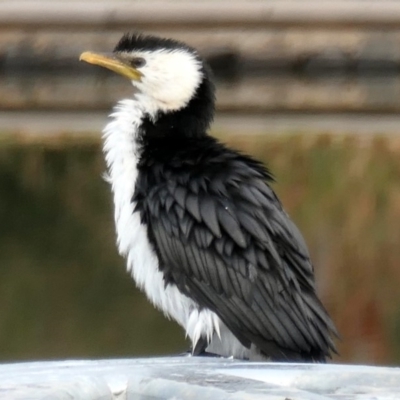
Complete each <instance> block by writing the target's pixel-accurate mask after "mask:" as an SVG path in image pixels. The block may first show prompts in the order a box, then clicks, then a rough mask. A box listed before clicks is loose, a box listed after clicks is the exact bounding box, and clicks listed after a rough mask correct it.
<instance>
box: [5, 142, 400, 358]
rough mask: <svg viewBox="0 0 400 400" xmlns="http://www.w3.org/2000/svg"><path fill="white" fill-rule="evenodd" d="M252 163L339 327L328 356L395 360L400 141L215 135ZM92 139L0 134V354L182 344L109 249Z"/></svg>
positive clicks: (85, 353) (87, 352)
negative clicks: (297, 235)
mask: <svg viewBox="0 0 400 400" xmlns="http://www.w3.org/2000/svg"><path fill="white" fill-rule="evenodd" d="M223 140H224V141H227V142H229V143H230V144H232V145H233V146H235V147H236V148H239V149H242V150H243V151H245V152H247V153H251V154H254V155H255V156H257V157H259V158H261V159H263V160H265V161H266V162H267V164H268V166H269V167H270V168H271V170H272V171H273V172H274V175H275V177H276V180H277V184H276V185H275V189H276V191H277V192H278V194H279V195H280V197H281V198H282V201H283V203H284V205H285V207H286V210H287V211H288V212H289V214H290V215H291V216H292V217H293V219H294V220H295V221H296V222H297V224H298V225H299V226H300V228H301V230H302V232H303V233H304V236H305V237H306V240H307V243H308V244H309V247H310V251H311V254H312V257H313V260H314V263H315V265H316V274H317V281H318V288H319V291H320V293H321V295H322V296H323V298H324V302H325V304H326V306H327V308H328V309H329V310H330V312H331V313H332V316H333V318H334V320H335V321H336V323H337V325H338V328H339V330H340V332H341V334H342V342H341V343H339V349H340V352H341V354H342V356H341V357H340V358H339V359H338V360H340V361H353V362H365V363H398V362H399V361H400V345H399V338H400V312H399V307H398V305H399V304H400V291H399V290H398V286H399V283H400V228H399V226H400V139H399V138H375V139H373V138H369V139H366V138H361V137H357V138H355V137H336V136H335V137H333V136H329V135H321V136H296V135H288V136H275V135H273V136H267V135H266V136H257V137H249V136H233V137H232V136H226V137H224V138H223ZM103 170H104V163H103V158H102V155H101V151H100V145H99V143H97V142H96V143H94V142H93V141H91V140H82V141H80V142H79V143H77V142H76V141H71V140H63V139H57V140H53V141H51V142H49V141H48V142H46V143H37V142H35V143H34V142H29V143H27V142H26V141H25V140H22V138H20V139H19V140H14V139H13V140H11V139H10V138H8V139H2V141H1V142H0V263H1V269H0V271H1V272H0V304H1V307H0V358H1V360H15V359H32V358H40V359H47V358H55V357H57V358H66V357H84V358H87V357H113V356H126V357H130V356H138V355H150V354H166V353H174V352H180V351H184V350H186V349H187V347H188V344H187V343H185V341H184V334H183V332H182V331H181V329H180V328H179V327H177V326H176V324H174V323H173V322H169V321H167V320H166V319H165V318H164V317H163V316H162V315H161V314H160V313H158V312H157V311H155V310H154V309H153V307H152V306H151V305H150V304H149V303H148V302H147V300H146V299H145V298H144V296H143V295H142V294H140V293H139V292H138V291H137V290H136V289H135V287H134V284H133V283H132V281H131V279H130V277H129V276H128V274H127V273H126V272H125V265H124V261H123V260H122V259H121V258H120V257H119V256H118V254H117V252H116V249H115V244H114V239H115V238H114V227H113V220H112V218H113V217H112V206H111V198H110V192H109V188H108V185H107V184H106V183H105V182H104V181H103V180H102V179H101V174H102V172H103Z"/></svg>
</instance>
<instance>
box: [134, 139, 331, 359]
mask: <svg viewBox="0 0 400 400" xmlns="http://www.w3.org/2000/svg"><path fill="white" fill-rule="evenodd" d="M172 137H176V136H172ZM143 146H144V147H143V153H142V158H141V162H140V164H139V177H138V181H137V184H136V191H135V196H134V200H135V202H136V209H137V211H139V212H140V214H141V218H142V221H143V222H144V223H145V224H146V226H147V229H148V236H149V239H150V242H151V243H152V244H153V246H154V249H155V251H156V253H157V256H158V259H159V262H160V269H161V271H162V272H163V274H164V279H165V282H166V284H168V285H176V286H177V287H178V288H179V290H180V291H181V292H183V293H185V295H186V296H188V297H190V298H191V299H194V300H195V302H196V303H198V304H199V306H200V307H201V308H208V309H210V310H212V311H213V312H214V313H216V314H217V315H218V317H219V318H220V320H221V322H222V323H221V325H222V326H223V327H224V328H225V327H227V330H228V331H230V332H232V333H233V335H234V336H235V337H236V338H237V339H238V341H239V342H240V343H241V344H242V345H243V346H244V347H245V348H251V347H252V346H255V347H256V348H257V349H259V350H260V351H261V353H262V354H264V355H265V356H267V357H270V358H272V359H275V360H296V359H297V360H314V361H323V360H324V359H325V357H326V356H329V355H330V352H331V350H334V346H333V343H332V340H331V335H332V334H335V328H334V326H333V323H332V322H331V320H330V318H329V316H328V314H327V313H326V311H325V309H324V307H323V306H322V304H321V303H320V301H319V300H318V297H317V295H316V292H315V285H314V275H313V267H312V264H311V262H310V259H309V255H308V251H307V248H306V245H305V243H304V240H303V238H302V236H301V234H300V232H299V231H298V229H297V228H296V226H295V225H294V224H293V223H292V222H291V220H290V219H289V217H288V216H287V214H286V213H285V211H284V210H283V209H282V206H281V204H280V202H279V200H278V199H277V197H276V195H275V193H274V192H273V191H272V189H271V187H270V186H269V184H270V182H271V180H272V177H271V175H270V174H269V172H268V171H267V170H266V169H265V168H264V167H263V166H262V165H261V164H260V163H258V162H257V161H254V160H253V159H251V158H250V157H247V156H243V155H241V154H239V153H237V152H235V151H232V150H230V149H227V148H226V147H225V146H223V145H222V144H220V143H218V142H217V141H216V140H215V139H213V138H211V137H206V138H201V140H199V139H195V138H191V139H185V138H180V139H179V140H176V141H174V140H171V139H169V140H166V139H165V137H162V138H152V139H151V140H149V141H148V142H145V143H144V144H143ZM218 340H219V339H216V341H218ZM206 344H207V343H206V342H205V343H204V345H206ZM213 351H214V352H215V346H214V347H213Z"/></svg>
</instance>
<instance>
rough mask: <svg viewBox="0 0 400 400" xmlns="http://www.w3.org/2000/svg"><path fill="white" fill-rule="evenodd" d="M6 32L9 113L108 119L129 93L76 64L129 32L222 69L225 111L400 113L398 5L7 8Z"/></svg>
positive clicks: (1, 66)
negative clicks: (166, 42)
mask: <svg viewBox="0 0 400 400" xmlns="http://www.w3.org/2000/svg"><path fill="white" fill-rule="evenodd" d="M0 29H1V31H2V34H1V38H0V75H1V77H2V79H1V81H0V93H2V96H0V110H2V111H5V110H8V111H16V110H18V111H21V110H24V111H30V112H32V111H43V110H45V111H80V112H81V111H86V110H92V111H93V110H95V111H98V110H109V108H110V106H111V105H112V104H114V102H115V100H116V99H119V98H121V97H122V96H123V95H124V94H125V95H130V93H131V88H130V87H127V84H126V82H124V81H123V80H121V79H118V77H115V76H113V75H112V74H108V73H107V72H106V71H102V70H101V69H98V70H97V71H96V73H94V72H93V70H91V69H89V68H87V67H86V66H83V65H80V64H79V62H78V57H77V56H78V55H79V54H80V52H81V51H82V50H84V49H92V50H94V51H111V50H112V49H113V47H114V45H115V43H116V41H117V40H118V38H119V37H120V35H121V32H124V31H127V30H139V31H146V32H151V33H157V34H160V35H165V36H170V37H175V38H179V39H183V40H185V41H186V42H188V43H189V44H191V45H193V46H195V47H196V48H198V49H199V50H200V52H201V53H202V54H203V55H205V56H206V58H207V59H208V60H209V62H210V64H211V66H212V67H213V70H214V72H215V75H216V78H217V82H218V107H219V110H220V111H221V112H225V113H238V112H239V113H241V114H247V115H248V114H249V113H250V114H252V115H254V114H258V115H265V114H266V113H274V114H276V113H279V114H280V115H282V114H284V115H285V116H286V115H288V114H289V115H290V116H293V115H297V114H304V113H308V114H312V115H320V116H321V117H326V114H327V113H328V114H332V113H334V114H336V115H338V114H342V116H343V113H344V114H348V113H353V115H355V116H358V117H360V116H363V115H365V113H367V112H368V113H374V115H377V116H379V117H380V126H382V125H384V124H385V121H386V120H387V121H391V120H390V118H389V119H387V117H388V116H390V115H392V117H393V116H396V117H397V113H398V111H399V109H400V101H399V100H400V81H399V74H398V73H399V69H400V50H399V49H400V34H399V29H400V4H399V3H398V2H395V1H383V2H382V1H373V0H371V1H365V0H358V1H343V0H342V1H335V2H320V1H315V0H310V1H268V0H267V1H258V2H252V1H246V2H238V1H236V2H227V1H224V2H194V1H189V2H174V1H169V2H158V3H157V2H153V1H150V2H140V1H130V2H127V1H115V2H98V1H92V2H79V1H73V2H50V1H47V2H46V1H45V2H43V1H31V2H23V3H21V2H19V1H3V2H0ZM354 113H356V114H354ZM3 115H4V114H3ZM26 116H28V114H26ZM385 118H386V119H385ZM370 123H371V121H368V123H367V125H370ZM339 124H340V122H339ZM98 125H99V124H98ZM98 125H96V128H97V127H98ZM331 125H333V126H334V125H335V124H334V122H333V123H331ZM343 128H344V127H343V126H342V127H341V128H340V130H343ZM375 128H377V129H379V128H378V127H377V125H376V123H375Z"/></svg>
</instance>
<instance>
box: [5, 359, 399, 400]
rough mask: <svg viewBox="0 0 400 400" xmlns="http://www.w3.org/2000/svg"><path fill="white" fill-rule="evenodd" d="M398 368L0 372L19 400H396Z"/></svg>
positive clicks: (13, 368) (137, 364) (186, 362)
mask: <svg viewBox="0 0 400 400" xmlns="http://www.w3.org/2000/svg"><path fill="white" fill-rule="evenodd" d="M399 393H400V369H398V368H385V367H366V366H357V365H334V364H325V365H321V364H285V363H248V362H241V361H236V360H230V359H214V358H193V357H166V358H147V359H125V360H93V361H72V360H71V361H52V362H30V363H15V364H3V365H0V397H1V398H4V399H10V400H17V399H18V400H19V399H28V398H29V399H32V400H35V399H55V400H57V399H82V400H84V399H85V400H86V399H102V400H106V399H118V400H125V399H126V400H130V399H152V400H154V399H188V398H190V399H201V400H205V399H218V400H223V399H238V400H239V399H242V400H244V399H255V400H257V399H276V400H278V399H280V400H283V399H296V400H323V399H325V400H327V399H339V398H340V399H346V400H353V399H354V400H361V399H362V400H367V399H375V400H380V399H382V400H383V399H385V400H389V399H393V400H394V399H398V398H399Z"/></svg>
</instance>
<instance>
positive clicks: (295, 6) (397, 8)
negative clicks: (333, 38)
mask: <svg viewBox="0 0 400 400" xmlns="http://www.w3.org/2000/svg"><path fill="white" fill-rule="evenodd" d="M132 22H134V23H135V25H136V26H137V27H138V28H143V27H148V26H149V25H159V26H174V27H184V28H186V27H215V26H218V27H221V26H224V27H227V26H231V27H232V26H233V27H238V26H241V27H257V26H261V27H265V26H266V25H268V26H270V27H272V26H273V27H288V26H305V27H307V26H313V27H314V26H320V27H323V28H326V27H327V26H330V27H334V26H336V27H359V26H369V27H400V3H399V2H397V1H394V0H392V1H387V0H383V1H381V0H375V1H373V0H369V1H368V0H364V1H363V0H358V1H354V0H353V1H352V0H348V1H347V0H339V1H338V0H335V1H315V0H293V1H286V0H275V1H274V0H272V1H255V2H253V1H242V2H240V1H233V2H232V1H187V2H186V1H185V2H183V1H182V2H174V1H169V2H167V1H162V2H161V1H159V2H153V1H147V2H144V1H142V2H141V1H129V2H128V1H108V2H105V1H85V2H83V1H82V2H76V1H71V2H53V1H15V0H11V1H2V2H0V25H1V26H2V27H3V28H5V27H18V26H24V27H29V28H33V27H34V28H42V27H55V28H60V27H62V28H63V29H65V28H74V29H75V28H77V27H82V28H94V29H97V28H98V27H100V26H103V27H107V28H109V29H110V28H125V27H129V26H131V25H132Z"/></svg>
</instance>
